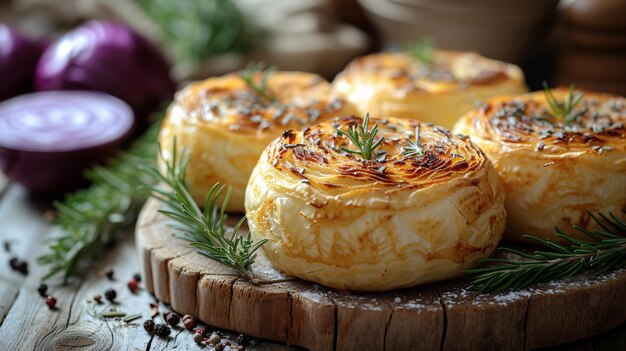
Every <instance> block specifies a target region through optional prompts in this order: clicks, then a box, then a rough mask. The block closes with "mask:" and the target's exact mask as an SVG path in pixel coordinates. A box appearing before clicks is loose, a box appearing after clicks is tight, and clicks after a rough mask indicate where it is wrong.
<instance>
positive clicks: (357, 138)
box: [337, 113, 384, 160]
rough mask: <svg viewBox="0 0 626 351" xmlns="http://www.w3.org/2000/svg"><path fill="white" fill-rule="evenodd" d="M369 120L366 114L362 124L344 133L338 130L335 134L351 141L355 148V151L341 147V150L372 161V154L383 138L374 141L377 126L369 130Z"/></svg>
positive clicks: (351, 127)
mask: <svg viewBox="0 0 626 351" xmlns="http://www.w3.org/2000/svg"><path fill="white" fill-rule="evenodd" d="M369 120H370V114H369V113H368V114H366V115H365V118H364V119H363V124H362V125H360V126H356V125H354V126H350V127H349V128H348V132H344V131H343V130H341V129H339V130H338V131H337V132H338V133H339V134H340V135H345V136H346V137H348V139H350V141H352V143H353V144H354V146H356V148H357V150H352V149H348V148H345V147H342V148H341V150H342V151H345V152H348V153H351V154H358V155H361V157H363V158H364V159H366V160H371V159H372V154H373V153H374V150H376V148H377V147H378V146H380V144H381V143H382V142H383V139H384V137H382V136H381V137H380V138H378V139H376V134H377V133H378V124H374V127H373V128H372V130H369Z"/></svg>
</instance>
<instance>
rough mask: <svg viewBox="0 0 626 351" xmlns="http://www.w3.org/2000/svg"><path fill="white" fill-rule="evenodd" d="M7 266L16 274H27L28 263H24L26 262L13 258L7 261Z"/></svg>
mask: <svg viewBox="0 0 626 351" xmlns="http://www.w3.org/2000/svg"><path fill="white" fill-rule="evenodd" d="M9 265H10V266H11V269H12V270H14V271H16V272H19V273H22V274H23V275H27V274H28V263H26V261H22V260H20V259H19V258H17V257H13V258H11V259H10V260H9Z"/></svg>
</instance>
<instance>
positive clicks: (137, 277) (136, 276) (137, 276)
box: [133, 273, 141, 282]
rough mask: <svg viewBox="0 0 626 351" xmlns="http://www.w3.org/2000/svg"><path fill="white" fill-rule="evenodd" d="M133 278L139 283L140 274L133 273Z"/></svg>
mask: <svg viewBox="0 0 626 351" xmlns="http://www.w3.org/2000/svg"><path fill="white" fill-rule="evenodd" d="M133 278H134V279H135V280H136V281H138V282H141V274H139V273H135V274H133Z"/></svg>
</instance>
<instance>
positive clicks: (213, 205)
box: [145, 140, 267, 281]
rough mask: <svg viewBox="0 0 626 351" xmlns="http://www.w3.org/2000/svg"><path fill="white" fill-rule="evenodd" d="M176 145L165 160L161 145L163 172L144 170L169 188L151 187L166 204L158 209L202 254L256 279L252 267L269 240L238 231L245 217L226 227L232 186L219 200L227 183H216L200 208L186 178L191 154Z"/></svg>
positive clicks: (182, 236) (156, 196)
mask: <svg viewBox="0 0 626 351" xmlns="http://www.w3.org/2000/svg"><path fill="white" fill-rule="evenodd" d="M176 148H177V147H176V140H174V143H173V149H172V160H171V161H167V160H165V158H164V157H163V153H162V150H161V149H160V148H159V156H160V157H161V160H163V161H164V164H165V172H164V173H161V172H160V171H159V170H158V169H157V168H156V167H155V166H152V167H148V168H146V169H145V170H146V172H147V173H148V174H150V175H151V176H153V177H155V178H158V179H159V180H160V181H161V182H163V183H164V184H165V185H167V187H168V188H169V189H163V188H162V187H160V186H158V185H155V186H152V187H151V192H152V195H153V196H154V197H155V198H157V199H158V200H160V201H161V202H162V203H163V204H164V205H165V209H163V210H160V211H159V212H161V213H163V214H164V215H166V216H167V217H169V218H171V219H173V220H174V221H175V222H176V224H175V225H173V226H172V227H173V228H174V229H176V230H177V232H178V235H179V236H180V237H181V238H183V239H185V240H187V241H189V244H190V245H191V246H193V247H195V248H197V249H198V252H199V253H200V254H202V255H205V256H207V257H209V258H212V259H214V260H216V261H218V262H220V263H223V264H225V265H227V266H230V267H232V268H234V269H236V270H238V271H239V272H241V273H242V274H243V275H245V276H246V277H247V278H248V279H250V280H252V281H255V278H254V275H253V273H252V271H251V268H250V267H251V265H252V263H254V260H255V258H256V251H257V250H258V249H259V248H260V247H261V246H262V245H263V244H265V242H267V240H266V239H263V240H260V241H257V242H254V240H253V239H252V238H250V236H249V235H248V236H246V237H244V236H241V235H239V234H238V232H239V229H240V228H241V226H242V225H243V224H244V222H245V221H246V217H245V216H244V217H242V218H241V219H240V220H239V221H238V222H237V224H236V225H235V227H234V228H233V229H232V230H227V226H226V218H227V215H226V213H225V209H226V206H227V204H228V200H229V199H230V193H231V188H230V187H228V189H227V190H226V193H225V197H224V200H223V201H222V204H221V206H218V205H217V200H218V198H219V197H220V195H221V194H222V192H223V190H224V189H225V186H224V185H220V184H219V183H218V184H215V185H213V186H212V187H211V189H210V190H209V193H208V195H207V197H206V199H205V202H204V210H201V209H200V207H199V206H198V205H197V204H196V202H195V201H194V199H193V197H192V196H191V193H190V192H189V188H188V186H187V182H186V181H185V173H186V170H187V165H188V163H189V157H188V155H187V154H186V153H185V152H181V153H180V154H178V153H177V150H176ZM177 155H180V156H177Z"/></svg>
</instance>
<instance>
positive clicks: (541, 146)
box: [537, 141, 546, 151]
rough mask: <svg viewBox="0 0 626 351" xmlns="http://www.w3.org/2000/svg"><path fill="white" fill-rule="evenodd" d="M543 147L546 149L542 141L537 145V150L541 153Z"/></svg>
mask: <svg viewBox="0 0 626 351" xmlns="http://www.w3.org/2000/svg"><path fill="white" fill-rule="evenodd" d="M545 147H546V144H544V143H543V141H540V142H538V143H537V150H539V151H543V149H544V148H545Z"/></svg>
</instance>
